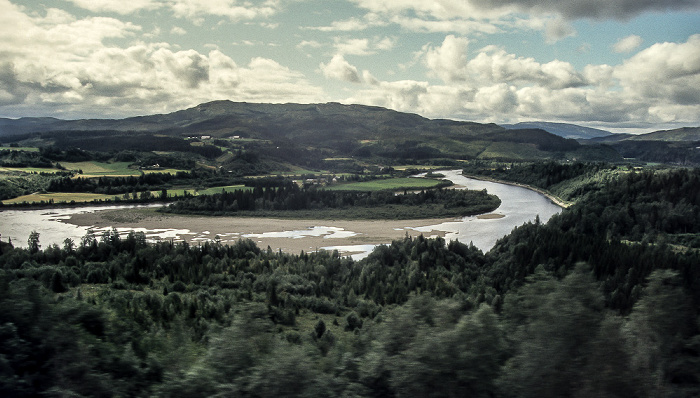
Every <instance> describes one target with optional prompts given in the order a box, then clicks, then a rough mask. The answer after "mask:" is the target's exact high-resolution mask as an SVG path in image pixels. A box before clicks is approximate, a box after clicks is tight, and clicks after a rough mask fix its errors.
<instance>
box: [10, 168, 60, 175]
mask: <svg viewBox="0 0 700 398" xmlns="http://www.w3.org/2000/svg"><path fill="white" fill-rule="evenodd" d="M61 171H63V170H59V169H49V168H46V167H0V173H12V172H19V173H51V174H53V173H59V172H61Z"/></svg>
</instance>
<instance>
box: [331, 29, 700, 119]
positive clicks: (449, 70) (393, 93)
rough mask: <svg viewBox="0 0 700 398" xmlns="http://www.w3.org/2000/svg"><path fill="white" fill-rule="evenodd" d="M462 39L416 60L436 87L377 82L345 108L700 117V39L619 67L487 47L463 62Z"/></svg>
mask: <svg viewBox="0 0 700 398" xmlns="http://www.w3.org/2000/svg"><path fill="white" fill-rule="evenodd" d="M468 45H469V43H468V42H467V41H466V40H460V38H458V37H454V36H447V37H446V39H445V41H443V43H442V45H440V46H437V47H433V46H426V47H424V49H423V51H422V52H421V54H420V55H419V56H420V57H421V58H420V59H421V60H422V62H424V64H425V65H426V66H427V67H428V69H429V71H430V73H432V74H435V75H439V77H440V78H441V80H442V83H439V84H431V83H429V82H426V81H416V80H399V81H380V80H376V79H375V81H374V82H373V83H372V84H371V85H370V84H365V85H362V86H360V87H361V88H360V89H359V90H357V91H355V93H354V94H353V95H352V96H351V97H349V98H347V99H346V100H345V102H358V103H365V104H370V105H378V106H385V107H390V108H392V109H396V110H400V111H406V112H417V113H420V114H422V115H424V116H427V117H444V116H445V115H452V117H460V118H463V119H467V120H475V121H481V122H498V123H504V122H508V121H518V120H523V119H530V120H532V119H533V118H534V119H542V120H555V121H556V120H558V121H569V122H579V123H594V124H598V125H601V124H602V125H604V124H610V125H615V124H622V125H625V126H629V127H633V126H644V127H646V128H648V127H649V126H651V125H658V124H666V123H669V125H674V124H675V125H678V124H696V123H697V115H699V114H700V93H699V92H698V90H697V89H696V88H697V87H699V86H700V34H699V35H693V36H691V37H689V38H688V40H687V41H686V42H684V43H658V44H655V45H653V46H651V47H649V48H647V49H645V50H642V51H640V52H639V53H637V54H636V55H634V56H632V57H631V58H629V59H627V60H626V61H625V62H623V63H622V64H621V65H617V66H611V65H604V64H603V65H588V66H586V67H585V68H583V70H582V71H577V70H576V69H575V68H574V67H573V65H571V64H570V63H568V62H562V61H557V60H555V61H551V62H547V63H539V62H536V61H535V60H534V59H533V58H529V57H520V56H517V55H515V54H510V53H507V52H506V51H505V50H503V49H501V48H498V47H494V46H488V47H485V48H483V49H481V50H478V51H476V53H475V55H473V56H470V57H468V56H467V55H468V54H467V47H468Z"/></svg>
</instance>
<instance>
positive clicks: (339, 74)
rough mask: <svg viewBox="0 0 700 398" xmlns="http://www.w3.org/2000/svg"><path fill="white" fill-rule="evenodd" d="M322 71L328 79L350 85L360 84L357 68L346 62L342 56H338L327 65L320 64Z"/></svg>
mask: <svg viewBox="0 0 700 398" xmlns="http://www.w3.org/2000/svg"><path fill="white" fill-rule="evenodd" d="M320 68H321V71H322V72H323V75H324V76H325V77H326V78H327V79H335V80H341V81H346V82H350V83H360V82H361V81H362V79H360V74H359V72H358V70H357V68H356V67H354V66H353V65H351V64H350V63H349V62H348V61H346V60H345V58H344V57H343V55H342V54H336V55H335V56H333V58H332V59H331V60H330V62H328V63H327V64H324V63H321V64H320Z"/></svg>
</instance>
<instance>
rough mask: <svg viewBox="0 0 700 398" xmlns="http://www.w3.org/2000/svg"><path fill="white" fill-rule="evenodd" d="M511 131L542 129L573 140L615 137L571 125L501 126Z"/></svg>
mask: <svg viewBox="0 0 700 398" xmlns="http://www.w3.org/2000/svg"><path fill="white" fill-rule="evenodd" d="M500 126H502V127H505V128H507V129H509V130H517V129H542V130H545V131H547V132H549V133H552V134H555V135H558V136H560V137H564V138H573V139H577V140H578V139H589V138H596V137H608V136H611V135H614V134H613V133H611V132H609V131H605V130H600V129H594V128H591V127H584V126H578V125H575V124H569V123H553V122H520V123H515V124H501V125H500Z"/></svg>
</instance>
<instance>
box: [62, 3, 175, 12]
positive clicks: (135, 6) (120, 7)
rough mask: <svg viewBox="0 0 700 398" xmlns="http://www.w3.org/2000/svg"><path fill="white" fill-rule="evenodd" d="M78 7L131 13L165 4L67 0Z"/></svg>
mask: <svg viewBox="0 0 700 398" xmlns="http://www.w3.org/2000/svg"><path fill="white" fill-rule="evenodd" d="M66 1H69V2H71V3H73V4H75V5H76V6H78V7H81V8H84V9H86V10H89V11H92V12H114V13H117V14H122V15H126V14H131V13H134V12H136V11H139V10H153V9H157V8H160V7H162V6H163V4H162V3H161V2H159V1H157V0H129V1H113V0H66Z"/></svg>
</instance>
